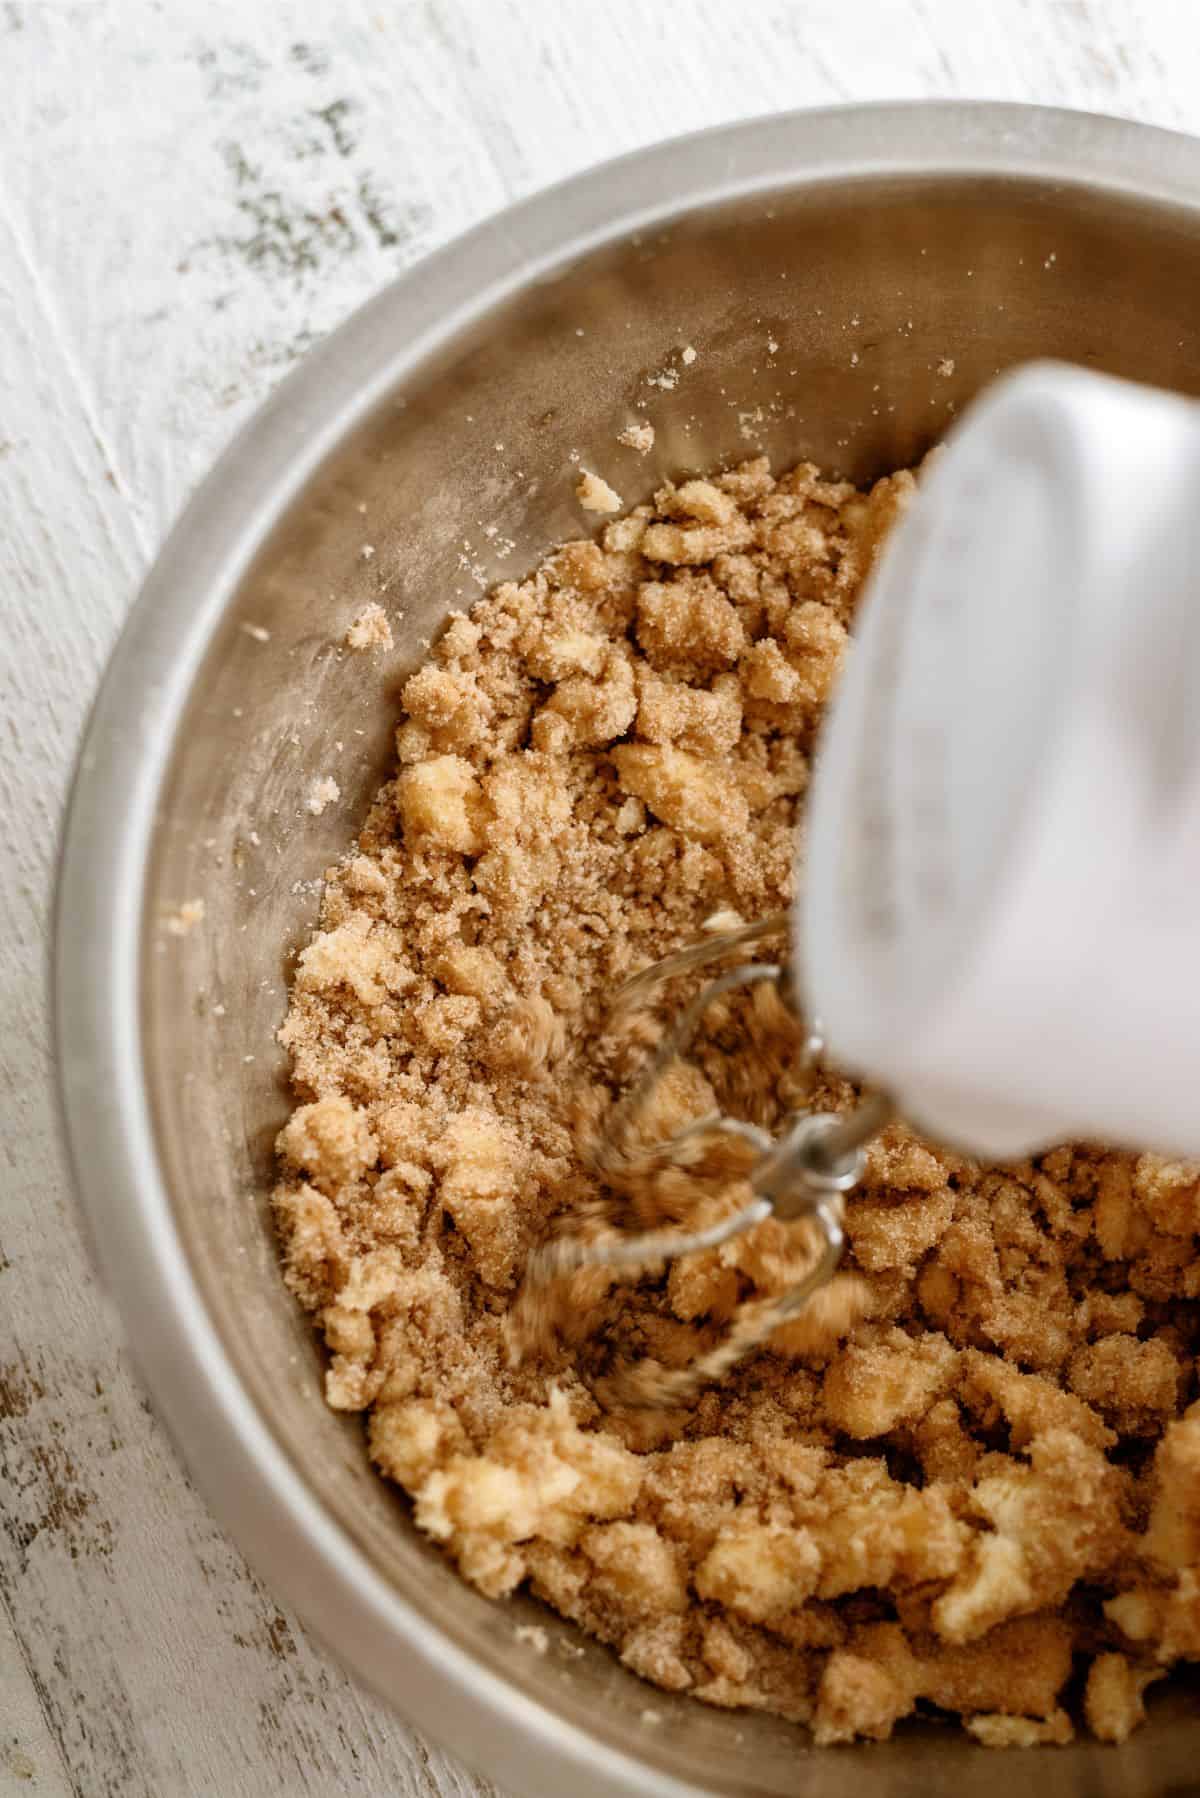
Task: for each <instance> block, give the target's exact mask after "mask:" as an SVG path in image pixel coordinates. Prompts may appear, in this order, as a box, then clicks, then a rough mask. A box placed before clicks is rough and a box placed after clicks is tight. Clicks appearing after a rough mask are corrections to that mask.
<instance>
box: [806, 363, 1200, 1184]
mask: <svg viewBox="0 0 1200 1798" xmlns="http://www.w3.org/2000/svg"><path fill="white" fill-rule="evenodd" d="M1198 536H1200V406H1197V405H1196V404H1195V403H1193V402H1191V401H1187V400H1183V399H1181V398H1179V397H1178V396H1176V395H1172V394H1165V393H1160V392H1157V391H1155V390H1152V389H1149V388H1143V387H1138V386H1134V385H1131V384H1130V383H1127V382H1123V381H1116V380H1113V379H1111V378H1109V377H1107V376H1100V375H1094V374H1089V373H1086V372H1084V371H1082V370H1078V369H1074V368H1067V367H1064V366H1059V365H1056V364H1049V363H1046V364H1035V365H1031V366H1029V367H1027V368H1025V369H1023V370H1021V371H1020V372H1019V373H1017V374H1014V375H1010V376H1007V377H1005V378H1004V379H1003V380H1002V381H1000V382H998V383H997V384H996V385H995V386H994V387H993V388H991V389H990V390H989V391H988V392H987V394H985V395H984V397H983V398H982V399H981V400H979V401H978V402H977V403H976V404H975V406H974V407H973V408H972V409H971V411H970V413H969V414H968V415H967V416H966V417H965V418H964V420H963V421H962V423H961V424H960V425H959V426H958V427H957V428H956V430H955V431H954V432H953V434H952V436H951V438H950V439H949V441H948V444H947V446H946V449H945V451H944V452H943V454H942V456H941V458H940V459H939V461H938V462H937V464H936V465H935V466H934V467H933V468H932V469H931V470H930V472H929V475H928V478H927V479H926V480H925V481H923V483H922V491H921V493H920V495H919V497H918V499H917V501H916V503H915V504H914V505H913V507H912V508H911V510H910V511H909V513H908V514H907V516H906V517H905V518H904V520H903V521H902V522H901V523H900V525H899V526H898V528H897V529H896V531H895V533H894V535H893V537H892V540H891V542H890V543H889V545H888V548H887V551H886V552H885V554H884V556H883V558H882V561H881V563H880V566H879V567H878V569H877V570H876V572H875V574H874V575H873V576H872V578H871V581H870V583H869V586H868V590H867V594H866V596H865V599H864V604H863V610H862V613H861V615H860V617H861V623H860V628H859V631H858V633H857V643H856V647H855V651H854V654H853V656H852V658H851V661H850V665H849V667H848V670H847V673H846V675H845V678H844V680H843V683H842V685H841V687H840V689H839V692H838V696H837V699H836V702H835V704H834V707H833V710H832V714H831V716H830V720H829V723H828V725H827V728H826V732H825V735H824V738H823V740H822V744H821V749H820V754H819V756H818V762H817V769H816V774H815V779H814V785H813V793H812V799H811V805H810V813H809V828H808V838H807V848H806V854H805V866H804V870H803V874H802V879H801V884H800V893H801V898H800V900H799V902H798V910H797V920H796V930H797V939H798V940H797V949H798V953H799V957H800V965H801V968H802V970H803V975H804V984H805V991H806V998H807V1002H808V1005H809V1008H810V1010H811V1012H812V1013H813V1014H814V1015H816V1016H818V1017H820V1019H821V1021H822V1023H823V1025H824V1028H825V1033H826V1037H827V1040H828V1043H829V1047H830V1052H831V1054H832V1056H833V1057H834V1058H835V1059H836V1060H837V1061H838V1062H839V1063H840V1064H841V1065H843V1066H845V1067H847V1068H849V1069H853V1070H855V1071H857V1072H858V1073H860V1074H862V1075H864V1076H867V1077H869V1078H871V1079H872V1080H874V1081H876V1082H878V1083H879V1084H881V1085H883V1086H884V1087H886V1088H887V1089H888V1090H889V1091H890V1092H891V1093H892V1094H893V1095H894V1096H895V1098H896V1100H897V1103H898V1105H899V1106H900V1108H901V1109H902V1110H903V1111H904V1113H905V1114H906V1115H907V1116H908V1117H909V1118H911V1120H912V1121H913V1122H914V1123H915V1124H918V1125H919V1126H921V1127H922V1128H923V1129H925V1130H927V1131H929V1132H930V1133H932V1134H934V1135H936V1136H940V1137H942V1138H943V1139H944V1140H946V1141H948V1142H953V1143H956V1144H958V1145H960V1146H962V1147H964V1148H966V1149H968V1150H971V1151H973V1152H975V1153H977V1154H980V1155H984V1156H987V1157H991V1158H996V1157H1009V1156H1014V1155H1019V1154H1024V1153H1028V1152H1031V1151H1033V1150H1035V1149H1039V1148H1044V1147H1046V1146H1048V1145H1049V1144H1050V1143H1052V1142H1056V1141H1062V1140H1065V1139H1068V1138H1072V1137H1076V1138H1078V1137H1084V1138H1095V1139H1098V1140H1100V1141H1104V1142H1109V1143H1114V1144H1124V1145H1128V1146H1130V1147H1144V1148H1157V1149H1163V1150H1168V1151H1175V1152H1178V1153H1183V1154H1187V1153H1195V1152H1197V1151H1200V556H1198V554H1197V551H1198V549H1200V543H1198V542H1197V538H1198Z"/></svg>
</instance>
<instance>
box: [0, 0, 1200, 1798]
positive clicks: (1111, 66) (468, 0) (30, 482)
mask: <svg viewBox="0 0 1200 1798" xmlns="http://www.w3.org/2000/svg"><path fill="white" fill-rule="evenodd" d="M0 71H2V72H3V78H4V92H5V106H4V108H3V112H2V114H0V592H2V593H3V601H2V603H3V607H4V612H3V617H4V624H5V629H4V631H3V634H2V640H0V705H2V711H0V806H2V807H3V816H4V818H5V821H6V826H7V828H6V834H5V845H4V850H3V854H2V856H0V916H2V917H3V919H4V926H5V927H4V931H3V934H2V939H0V1017H2V1018H3V1021H4V1026H5V1027H4V1030H3V1032H2V1033H0V1123H2V1128H0V1165H2V1166H3V1170H4V1173H3V1187H2V1205H0V1793H3V1794H6V1795H7V1794H8V1793H10V1792H12V1793H23V1792H39V1793H47V1794H53V1795H54V1798H59V1795H60V1794H64V1793H74V1794H79V1795H81V1798H103V1795H106V1794H121V1795H122V1798H126V1795H132V1798H139V1795H141V1794H146V1795H150V1794H153V1795H154V1798H173V1795H174V1794H190V1793H200V1794H208V1793H213V1794H216V1793H219V1794H221V1798H243V1795H244V1798H273V1795H275V1794H284V1793H287V1794H305V1793H308V1794H313V1793H320V1794H322V1795H323V1798H328V1795H335V1798H336V1795H340V1794H343V1793H347V1794H349V1793H354V1794H372V1795H374V1794H379V1795H380V1798H382V1795H383V1794H389V1795H391V1794H398V1795H400V1798H478V1795H479V1794H480V1793H482V1792H484V1791H486V1790H487V1788H486V1787H484V1786H482V1785H481V1784H480V1783H479V1782H478V1781H476V1780H474V1779H472V1778H471V1777H470V1776H468V1775H466V1774H464V1773H462V1772H460V1771H459V1770H458V1769H457V1768H456V1766H455V1765H454V1764H453V1763H452V1762H451V1761H450V1760H449V1759H448V1758H446V1757H445V1756H443V1755H441V1754H440V1753H438V1752H436V1751H434V1750H431V1749H428V1748H426V1746H425V1745H424V1744H423V1743H422V1742H420V1741H419V1740H418V1739H417V1738H416V1737H415V1736H414V1735H413V1734H412V1733H411V1732H410V1731H409V1730H407V1729H406V1728H405V1727H404V1725H403V1724H401V1723H400V1722H399V1721H398V1720H396V1719H395V1718H393V1717H391V1716H389V1715H387V1714H385V1713H384V1712H383V1711H382V1710H381V1709H380V1707H379V1706H378V1705H377V1704H375V1702H374V1701H373V1700H371V1699H369V1698H367V1697H365V1696H364V1695H363V1694H361V1693H360V1692H358V1691H357V1690H356V1689H355V1688H354V1687H353V1686H352V1685H351V1684H350V1682H349V1681H348V1680H347V1679H346V1678H345V1677H344V1676H343V1675H342V1674H341V1673H340V1672H339V1671H338V1670H337V1669H336V1668H334V1667H333V1666H332V1665H331V1664H330V1662H329V1661H328V1660H327V1658H326V1657H325V1656H324V1655H323V1654H322V1652H321V1651H320V1650H319V1649H317V1648H316V1647H315V1646H314V1645H313V1644H312V1643H311V1641H310V1640H309V1639H308V1638H307V1636H306V1635H305V1633H304V1631H303V1629H302V1628H301V1626H300V1625H299V1623H298V1622H297V1621H296V1620H295V1619H294V1618H293V1617H291V1616H289V1615H287V1614H286V1613H285V1612H283V1611H282V1610H280V1609H279V1607H278V1606H277V1605H276V1604H275V1602H274V1601H273V1600H272V1598H271V1597H270V1595H269V1594H268V1593H267V1592H265V1591H264V1590H263V1588H262V1587H261V1585H260V1584H259V1582H258V1581H257V1580H256V1579H255V1577H254V1576H253V1574H252V1573H251V1572H250V1571H249V1570H248V1569H247V1567H246V1566H245V1564H244V1562H243V1561H242V1560H241V1558H240V1556H239V1555H238V1553H237V1551H236V1550H235V1549H234V1548H233V1547H232V1546H231V1545H230V1543H229V1542H228V1541H227V1540H225V1539H224V1537H223V1536H222V1535H221V1533H220V1531H219V1530H218V1529H217V1528H216V1526H215V1525H214V1523H213V1522H212V1521H211V1520H210V1518H209V1517H208V1515H207V1513H206V1511H205V1509H204V1507H203V1505H202V1504H201V1502H200V1501H199V1499H198V1498H197V1497H196V1495H195V1493H194V1492H193V1491H192V1489H191V1487H190V1485H189V1483H188V1481H187V1479H186V1476H185V1475H184V1474H183V1472H182V1471H181V1469H180V1468H179V1466H178V1463H177V1462H176V1460H175V1457H174V1455H173V1452H172V1450H171V1448H170V1446H169V1444H168V1443H167V1441H166V1439H165V1437H164V1435H163V1432H162V1430H161V1429H160V1428H159V1426H158V1425H157V1424H156V1422H155V1421H154V1419H153V1418H152V1417H151V1415H150V1413H149V1410H148V1407H147V1405H146V1403H145V1401H144V1399H143V1397H142V1395H141V1393H140V1390H139V1388H138V1386H137V1384H136V1383H135V1381H134V1379H133V1378H132V1376H131V1374H130V1371H129V1368H128V1365H127V1363H126V1360H125V1357H124V1354H123V1351H122V1348H121V1345H120V1332H119V1328H118V1326H117V1324H116V1321H115V1319H114V1318H113V1316H112V1315H111V1314H110V1311H109V1308H108V1306H107V1304H106V1302H105V1300H104V1298H103V1296H102V1295H101V1293H100V1292H99V1291H98V1289H97V1285H96V1282H95V1279H94V1277H93V1276H92V1274H91V1272H90V1269H89V1266H88V1262H87V1259H86V1255H85V1253H84V1250H83V1247H82V1245H81V1243H80V1241H79V1238H78V1235H77V1232H76V1229H75V1224H74V1220H73V1217H72V1214H71V1208H70V1202H69V1199H68V1196H67V1193H66V1190H65V1185H64V1180H63V1176H62V1171H61V1168H60V1165H59V1160H58V1155H57V1151H56V1146H55V1133H54V1126H53V1115H52V1109H51V1104H50V1100H49V1096H48V1077H49V1068H48V1052H47V1046H46V1041H45V1019H44V1003H43V972H42V959H43V949H44V937H45V928H46V919H47V915H48V905H49V886H50V877H51V864H52V858H53V843H54V835H55V828H56V820H57V816H58V813H59V809H60V805H61V797H62V792H63V788H64V783H65V779H66V775H67V770H68V764H69V760H70V754H71V749H72V746H73V744H74V741H75V738H76V735H77V732H78V729H79V726H80V722H81V718H82V713H83V709H84V706H85V704H86V700H87V696H88V693H89V692H90V690H91V688H92V686H93V684H94V681H95V678H96V676H97V674H98V671H99V668H100V666H101V663H102V661H103V657H104V655H105V653H106V651H107V649H108V647H109V645H110V643H111V641H112V638H113V636H114V634H115V632H116V630H117V628H118V627H119V624H120V621H121V618H122V616H123V614H124V611H125V609H126V607H127V605H128V603H129V600H130V598H131V596H132V594H133V591H134V589H135V587H136V584H137V581H138V578H139V576H140V574H141V572H142V571H143V569H144V568H145V566H146V564H147V562H148V560H149V558H150V556H151V555H152V554H153V551H154V548H155V545H156V544H157V543H158V542H159V541H160V540H161V537H162V535H163V532H164V530H165V528H166V526H167V524H168V522H169V521H170V519H171V517H172V516H173V515H174V514H175V512H176V511H177V510H178V508H179V506H180V505H181V503H182V502H183V500H184V499H185V498H186V496H187V493H188V491H189V490H190V488H191V487H192V486H193V484H194V483H195V481H196V480H197V479H198V477H199V476H200V475H201V474H202V472H203V471H204V469H205V468H206V467H207V466H208V464H209V463H210V462H211V460H212V459H213V457H214V455H215V454H216V453H217V452H218V451H219V450H220V448H221V446H222V445H223V444H224V443H225V442H226V440H227V439H228V438H229V436H230V434H231V433H232V432H233V430H234V429H235V427H236V426H237V424H238V423H239V422H240V421H241V420H242V419H244V418H245V417H246V416H247V415H248V413H249V412H250V411H251V410H252V408H253V407H254V406H255V405H256V404H257V403H258V401H260V400H261V399H262V397H263V396H264V394H265V393H266V392H267V391H268V390H269V389H270V388H271V386H272V385H273V383H274V382H275V381H276V380H277V379H278V378H279V376H280V375H281V374H282V373H283V372H284V371H285V370H286V369H287V367H288V366H289V365H290V364H291V363H292V362H293V361H294V360H295V359H296V358H297V357H298V356H300V355H302V354H303V353H304V351H305V350H306V349H307V348H308V346H309V345H310V344H312V343H313V342H314V341H315V340H316V339H317V338H319V337H320V336H321V335H322V333H323V332H325V331H327V330H328V329H329V328H330V327H331V326H332V325H333V324H334V323H336V322H337V321H338V320H339V319H340V318H342V317H343V316H344V315H345V314H346V313H347V312H348V311H349V310H350V308H351V307H353V306H354V305H355V304H356V303H357V302H358V301H359V300H361V299H363V298H365V297H366V296H367V295H368V294H370V293H372V292H373V291H375V290H376V289H377V288H378V287H379V286H380V285H381V283H382V282H384V281H385V280H386V279H387V278H388V277H389V276H390V275H391V274H393V273H394V272H395V271H396V270H398V269H401V268H403V267H405V266H406V265H407V264H409V263H410V262H412V261H413V260H414V259H415V258H417V257H419V256H421V255H423V254H424V253H425V252H426V251H428V250H429V249H431V248H432V247H433V246H434V245H436V244H437V243H439V242H442V241H444V240H445V239H446V238H447V237H449V236H451V235H453V234H454V233H456V232H458V231H459V230H461V229H463V228H464V227H465V226H467V225H469V224H470V223H472V222H473V221H474V220H475V219H477V218H479V217H480V216H481V215H483V214H485V213H487V212H490V211H492V210H494V209H495V208H496V207H498V206H501V205H503V204H504V203H506V202H507V201H509V200H511V199H513V198H516V197H517V196H519V195H521V194H523V193H526V192H528V191H530V190H531V189H533V188H535V187H537V186H540V185H542V184H544V183H546V182H548V181H550V180H553V179H556V178H558V177H560V176H562V175H565V174H568V173H570V172H571V171H573V170H575V169H578V168H581V167H583V166H585V165H586V164H588V163H591V162H593V161H596V160H598V159H600V158H602V157H605V156H608V155H612V154H615V153H618V152H620V151H623V150H628V149H631V148H634V147H635V146H637V145H639V144H643V143H646V142H649V141H651V140H652V139H654V138H657V137H660V136H663V135H666V134H668V133H671V132H676V131H686V130H691V129H695V128H698V127H701V126H705V125H710V124H715V123H719V122H722V121H724V120H728V119H731V118H736V117H743V116H747V115H750V114H755V113H763V112H769V111H773V110H776V109H778V108H781V107H789V106H800V105H814V104H825V103H829V102H833V101H846V100H857V99H873V98H886V97H918V96H940V97H945V96H951V95H974V96H989V97H996V98H1006V99H1024V100H1041V101H1046V102H1051V103H1055V104H1061V105H1072V106H1081V107H1090V108H1094V109H1097V110H1102V111H1108V112H1118V113H1126V114H1129V115H1131V116H1134V117H1139V118H1143V119H1147V120H1150V121H1152V122H1156V123H1161V124H1166V125H1173V126H1176V127H1180V128H1183V129H1191V130H1196V129H1197V128H1200V11H1198V10H1197V9H1194V8H1190V7H1186V6H1180V5H1179V4H1178V0H991V3H990V4H985V3H984V0H980V4H978V5H970V6H968V5H963V4H962V0H855V3H854V4H853V5H848V4H847V3H846V0H761V3H760V4H758V5H756V6H754V7H748V6H745V5H742V4H738V3H737V0H674V4H672V5H671V6H670V7H666V6H660V5H658V4H657V3H656V0H640V3H639V0H606V4H605V5H604V6H603V7H590V6H584V5H583V4H563V0H474V3H472V0H426V3H418V0H374V3H372V0H274V3H273V4H270V5H265V6H263V7H261V8H257V7H249V6H246V5H244V4H243V3H242V0H174V4H172V5H170V6H163V5H160V4H155V3H154V0H30V3H29V4H24V3H23V0H0Z"/></svg>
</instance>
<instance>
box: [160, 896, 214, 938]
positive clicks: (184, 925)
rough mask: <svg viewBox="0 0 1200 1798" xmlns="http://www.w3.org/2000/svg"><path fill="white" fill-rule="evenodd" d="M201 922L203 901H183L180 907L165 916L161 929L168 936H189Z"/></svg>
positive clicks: (202, 918) (202, 920) (202, 919)
mask: <svg viewBox="0 0 1200 1798" xmlns="http://www.w3.org/2000/svg"><path fill="white" fill-rule="evenodd" d="M203 922H204V901H203V899H185V900H184V902H183V904H182V905H180V906H177V907H176V909H175V910H174V911H171V912H168V913H167V914H166V916H165V917H164V918H163V921H162V927H163V929H164V930H165V931H166V933H167V935H168V936H190V935H191V933H192V931H193V930H194V929H195V928H196V926H197V924H202V923H203Z"/></svg>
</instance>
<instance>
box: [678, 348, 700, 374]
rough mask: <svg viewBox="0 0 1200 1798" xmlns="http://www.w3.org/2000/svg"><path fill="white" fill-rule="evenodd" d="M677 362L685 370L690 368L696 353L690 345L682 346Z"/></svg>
mask: <svg viewBox="0 0 1200 1798" xmlns="http://www.w3.org/2000/svg"><path fill="white" fill-rule="evenodd" d="M679 360H680V361H681V362H682V363H683V366H684V367H685V368H690V367H691V366H692V363H693V362H694V361H695V360H696V352H695V350H694V349H693V348H692V346H691V344H690V343H685V344H684V346H683V348H682V350H681V351H680V352H679Z"/></svg>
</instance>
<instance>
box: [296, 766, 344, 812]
mask: <svg viewBox="0 0 1200 1798" xmlns="http://www.w3.org/2000/svg"><path fill="white" fill-rule="evenodd" d="M341 796H342V789H341V788H340V787H339V786H338V783H337V781H336V780H334V779H333V777H332V775H329V774H317V775H314V777H313V778H312V780H310V781H309V783H308V789H307V791H306V793H305V795H304V804H305V808H306V809H307V810H308V811H309V812H311V814H312V816H313V817H314V818H319V817H320V816H321V813H322V812H323V811H324V810H325V807H326V806H327V805H332V804H333V803H334V802H335V800H338V799H340V798H341Z"/></svg>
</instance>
